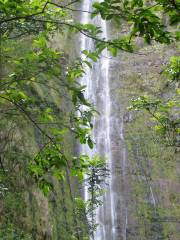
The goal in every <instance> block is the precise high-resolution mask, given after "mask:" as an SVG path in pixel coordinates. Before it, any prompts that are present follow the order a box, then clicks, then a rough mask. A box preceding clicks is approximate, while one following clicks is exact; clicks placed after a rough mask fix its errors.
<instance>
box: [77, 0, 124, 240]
mask: <svg viewBox="0 0 180 240" xmlns="http://www.w3.org/2000/svg"><path fill="white" fill-rule="evenodd" d="M91 5H92V1H91V0H84V1H83V3H82V8H81V9H82V13H81V23H83V24H86V23H90V22H91V21H92V20H91V19H90V14H89V13H88V12H91ZM93 23H94V24H96V25H97V26H100V27H101V29H102V32H103V33H102V37H104V38H106V39H107V38H108V31H107V25H106V22H105V21H103V20H102V19H101V18H100V17H97V18H96V19H95V20H93ZM80 41H81V42H80V44H81V50H85V49H86V50H93V41H92V39H90V38H88V37H86V36H84V35H83V34H82V35H81V39H80ZM109 69H110V62H109V57H108V52H107V50H104V52H103V54H102V56H101V58H100V60H99V61H98V62H97V63H96V64H94V65H93V69H92V70H87V71H86V75H85V76H84V77H83V78H82V80H81V83H82V84H83V85H86V86H87V88H86V92H85V96H86V98H87V99H88V100H90V102H92V103H93V104H94V105H95V106H96V109H97V111H98V112H100V116H99V117H98V118H96V119H94V122H93V125H94V130H93V138H94V140H95V142H96V145H95V147H94V149H93V150H89V147H88V146H86V145H83V146H81V149H80V151H81V154H88V155H89V156H90V157H92V156H93V155H96V154H99V155H101V156H104V157H106V159H107V160H108V167H109V170H110V177H109V182H108V183H109V184H108V189H107V192H106V193H105V195H104V197H103V202H104V203H103V205H102V206H101V207H100V208H99V209H98V210H97V216H96V223H97V224H99V226H98V228H97V231H96V233H95V240H121V239H122V240H126V227H127V223H128V221H127V208H125V207H124V205H123V204H124V199H123V197H122V196H120V194H118V191H119V190H117V189H116V185H115V182H117V180H116V179H115V178H116V176H115V175H113V172H114V171H116V170H114V169H116V165H117V163H116V165H115V163H113V158H112V146H111V145H112V140H111V124H112V122H111V105H112V102H111V98H110V87H109ZM117 129H119V130H118V131H119V133H118V134H119V142H122V141H124V136H123V123H121V124H120V127H119V128H117ZM121 155H122V157H121V156H120V157H119V158H118V160H116V161H117V162H118V167H119V165H120V164H119V162H120V158H121V159H122V164H121V165H122V166H121V167H122V171H123V174H125V158H126V156H125V155H126V152H125V149H124V148H122V151H121ZM119 181H120V180H119ZM116 184H117V183H116ZM118 189H119V186H118ZM120 191H121V190H120ZM84 198H85V200H88V198H89V196H88V191H87V187H85V196H84ZM119 205H121V206H120V207H119ZM119 208H121V210H120V212H122V213H120V214H119V213H118V212H117V210H119ZM121 215H124V216H123V224H122V226H120V225H121V218H122V217H121ZM120 236H121V238H120Z"/></svg>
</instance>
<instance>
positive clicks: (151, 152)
mask: <svg viewBox="0 0 180 240" xmlns="http://www.w3.org/2000/svg"><path fill="white" fill-rule="evenodd" d="M174 53H175V48H174V49H173V46H171V47H170V48H168V49H167V48H164V47H163V46H159V45H153V46H150V47H146V46H144V47H141V49H140V52H139V54H127V53H123V52H121V53H120V54H119V56H118V57H117V58H115V59H112V60H111V61H110V70H109V83H110V84H109V85H110V96H111V150H112V162H113V169H112V175H113V178H114V179H115V182H114V191H115V194H116V199H117V200H116V205H115V208H116V211H115V212H116V215H115V218H116V221H117V228H118V229H119V232H120V233H121V234H120V235H119V238H117V239H133V240H135V239H144V240H145V239H168V238H169V239H178V238H179V235H178V230H179V227H180V225H179V223H178V216H179V208H178V201H179V200H178V199H179V197H178V172H179V169H178V168H177V160H178V153H175V152H174V150H173V149H172V148H166V147H165V146H163V144H161V143H160V142H158V140H157V136H156V135H155V133H154V132H153V129H152V126H151V124H150V121H149V116H148V114H146V113H137V112H130V111H128V110H127V107H128V106H129V105H130V104H131V103H130V101H131V99H133V98H136V97H137V96H139V95H141V94H149V95H152V96H157V95H158V94H159V92H160V89H161V88H163V86H164V84H163V80H162V79H160V75H159V73H160V71H161V69H162V66H163V64H165V63H167V61H168V59H169V57H170V56H171V55H173V54H174ZM163 97H167V95H166V96H162V98H163ZM170 172H171V173H170ZM169 173H170V174H169ZM172 196H174V198H173V197H172ZM175 196H176V197H175ZM173 199H174V200H173ZM175 212H176V213H175ZM123 233H124V234H123Z"/></svg>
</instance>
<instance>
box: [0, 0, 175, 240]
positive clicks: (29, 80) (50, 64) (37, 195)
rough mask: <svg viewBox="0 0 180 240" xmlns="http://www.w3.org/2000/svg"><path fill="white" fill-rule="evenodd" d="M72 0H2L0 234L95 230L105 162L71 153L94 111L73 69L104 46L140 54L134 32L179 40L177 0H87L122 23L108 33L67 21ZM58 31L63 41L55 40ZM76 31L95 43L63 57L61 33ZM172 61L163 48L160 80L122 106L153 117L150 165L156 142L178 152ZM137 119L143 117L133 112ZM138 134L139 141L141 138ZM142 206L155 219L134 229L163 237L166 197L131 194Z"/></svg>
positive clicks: (73, 235) (70, 235) (85, 138)
mask: <svg viewBox="0 0 180 240" xmlns="http://www.w3.org/2000/svg"><path fill="white" fill-rule="evenodd" d="M80 2H81V1H79V0H75V1H72V2H71V1H68V2H67V1H51V0H50V1H46V0H40V1H38V0H28V1H25V0H15V1H14V0H0V116H1V121H0V140H1V146H0V239H3V240H4V239H62V240H63V239H64V240H67V239H68V240H70V239H72V240H73V239H79V240H82V239H84V240H85V239H88V238H89V235H93V231H94V229H95V228H96V226H95V225H94V218H95V216H94V209H95V208H96V207H97V206H99V205H100V204H101V201H100V199H101V196H102V194H103V188H104V184H103V183H104V181H105V180H104V179H105V178H106V177H107V175H108V170H107V169H106V167H105V165H106V164H105V162H104V161H103V160H102V159H101V158H98V157H94V158H93V159H89V157H88V156H76V155H77V154H76V152H75V150H74V149H75V144H76V141H77V140H78V141H79V142H80V144H88V146H89V148H90V149H92V148H93V147H94V142H93V139H92V137H91V130H92V128H93V125H92V123H91V122H92V118H93V117H94V116H96V115H98V113H97V112H96V110H95V106H93V105H92V104H91V103H89V102H88V100H87V99H85V96H84V91H85V88H86V86H82V85H81V84H80V78H82V77H83V75H84V74H85V69H86V67H89V68H92V62H93V61H94V62H95V61H97V60H98V58H99V57H100V54H101V52H102V51H103V50H104V49H105V48H107V49H108V51H109V52H110V53H111V54H112V55H113V56H117V54H118V52H119V51H124V52H136V53H138V50H139V47H138V45H137V44H136V40H137V38H142V39H144V41H145V44H153V43H155V42H156V43H161V44H177V42H178V40H179V31H176V27H175V26H176V25H177V24H178V23H179V8H180V4H179V2H178V1H176V0H175V1H173V0H172V1H168V0H155V1H152V2H149V1H142V0H124V1H117V0H105V1H103V2H101V3H99V2H94V4H93V10H92V12H89V14H91V16H92V18H93V17H95V16H97V15H100V16H101V17H102V18H103V19H104V20H106V21H110V22H111V24H113V25H114V26H116V27H117V26H118V27H119V29H121V28H122V27H123V26H126V28H127V31H126V33H125V34H123V35H122V34H120V35H121V36H120V37H118V38H114V39H113V38H110V39H104V38H101V37H100V33H101V29H100V28H99V27H97V26H94V25H93V24H90V23H89V24H81V23H79V22H78V21H75V20H74V19H75V17H74V16H73V13H74V12H81V10H80V9H79V10H78V8H77V4H78V3H80ZM164 17H166V18H168V21H164ZM166 22H168V24H166ZM56 34H58V36H60V38H61V41H62V43H61V44H62V46H63V47H62V46H61V44H60V45H59V46H56V44H55V38H56ZM75 34H84V35H85V36H87V37H89V38H91V39H93V41H94V43H95V50H94V51H93V52H90V51H87V50H86V49H84V50H83V51H82V54H79V55H83V57H77V56H76V57H77V58H76V59H71V55H70V54H69V55H68V52H67V50H66V49H65V47H66V41H67V39H68V38H69V37H74V36H75ZM76 44H78V43H76ZM71 51H75V50H74V49H72V50H71ZM74 55H76V54H74ZM84 56H85V57H84ZM179 65H180V64H179V57H177V56H174V57H171V59H170V61H169V64H168V65H167V66H166V67H165V68H164V69H163V72H162V81H164V86H165V87H164V89H162V90H161V91H159V92H158V93H157V94H156V96H153V95H150V94H149V95H148V96H147V95H144V94H143V93H142V96H139V97H138V98H137V99H135V100H133V101H132V106H131V107H130V108H131V109H132V110H138V111H141V110H142V111H147V112H148V113H149V114H150V116H151V118H152V122H151V124H152V126H153V127H154V128H155V130H156V132H157V133H158V135H153V136H154V138H158V144H159V145H158V147H157V152H156V151H155V152H154V154H157V156H156V157H155V158H154V160H155V161H156V162H157V165H158V164H160V162H161V151H160V150H161V149H163V148H164V145H165V146H168V147H169V148H170V149H171V150H170V153H172V156H174V155H176V154H178V151H179V140H180V139H179V124H180V122H179V108H178V107H179V93H180V91H179V88H178V84H179ZM102 84H103V83H102ZM167 95H168V97H167ZM83 106H84V107H83ZM83 109H85V110H83ZM144 120H145V121H146V119H144V118H143V117H142V118H141V121H142V122H143V121H144ZM145 128H146V127H145ZM134 131H135V130H134ZM137 131H138V130H137ZM145 131H146V130H145ZM153 133H154V132H153ZM157 136H158V137H157ZM137 138H139V136H138V137H137ZM146 138H147V139H148V143H147V145H149V146H150V148H152V149H154V148H153V147H154V144H153V140H152V139H151V138H149V136H146ZM132 141H134V140H132ZM138 141H140V143H139V145H141V146H142V145H143V144H142V141H143V140H142V139H141V138H140V139H139V140H138ZM138 141H137V143H138ZM129 145H130V146H132V144H131V143H129ZM147 145H145V148H146V146H147ZM162 146H163V147H162ZM137 148H138V147H137ZM132 151H133V150H132ZM152 151H153V150H152ZM159 151H160V152H159ZM130 152H131V150H130ZM143 154H144V153H143ZM133 156H134V155H133ZM133 156H132V159H133V160H134V158H133ZM172 156H170V157H169V158H173V157H172ZM143 157H144V155H143ZM176 161H177V160H176V159H175V160H174V162H175V163H174V164H176ZM162 167H163V166H162ZM173 168H174V169H175V168H176V166H174V165H173ZM154 171H157V169H155V170H154ZM152 174H153V172H152ZM140 175H142V173H140ZM85 176H86V177H85ZM155 176H157V175H155ZM158 176H159V175H158ZM172 177H173V176H172ZM83 181H85V182H86V183H87V185H88V190H89V193H90V200H89V201H88V202H84V201H83V200H82V199H81V197H80V195H81V194H80V191H79V189H78V187H79V186H80V185H81V184H82V182H83ZM76 183H77V184H76ZM73 185H74V187H73ZM135 185H136V184H135ZM142 185H143V186H142V187H141V186H140V184H139V185H138V184H137V186H134V189H136V187H137V188H141V189H140V190H139V189H137V192H138V191H140V192H142V189H143V194H145V193H144V192H145V191H146V190H147V186H146V183H145V181H144V182H143V183H142ZM38 188H40V189H41V190H42V191H43V193H44V195H46V197H44V195H43V194H42V192H41V191H39V190H38ZM170 199H171V200H172V202H173V204H174V206H175V210H172V212H173V211H174V212H173V213H172V214H174V215H175V214H176V208H177V207H176V205H178V200H177V196H176V194H175V195H174V193H172V194H170ZM42 205H43V208H42V207H41V206H42ZM142 211H143V214H146V213H147V214H148V216H147V217H146V219H148V221H149V222H150V223H153V224H151V227H152V226H153V227H154V225H156V226H155V227H154V228H153V229H149V228H148V229H147V231H146V233H141V231H143V230H144V229H145V230H146V227H144V228H141V230H140V234H142V236H145V237H146V239H147V238H148V239H168V237H169V236H170V235H169V234H170V233H169V232H173V231H174V225H170V226H168V227H167V226H165V227H164V225H163V224H164V223H163V224H160V223H159V222H158V224H156V222H157V219H161V218H162V216H163V214H164V212H163V211H164V206H163V207H162V208H161V206H158V209H154V208H153V207H152V204H151V203H146V202H145V203H144V202H143V203H142V204H139V203H138V204H137V216H139V215H141V216H142ZM161 211H162V212H163V213H162V212H161ZM177 212H178V210H177ZM170 213H171V211H170ZM177 215H178V214H177ZM89 216H90V218H91V221H90V222H88V220H87V219H88V218H89ZM159 216H160V217H159ZM154 218H155V220H153V219H154ZM142 221H143V220H142ZM149 222H148V224H149ZM143 223H144V222H143ZM139 224H142V222H141V223H139ZM168 228H169V230H167V229H168ZM164 229H165V230H164ZM152 232H153V235H152ZM143 234H144V235H143ZM148 234H150V235H151V238H149V235H148ZM157 234H158V237H157ZM142 239H143V238H142ZM144 239H145V238H144ZM169 239H170V238H169Z"/></svg>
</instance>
